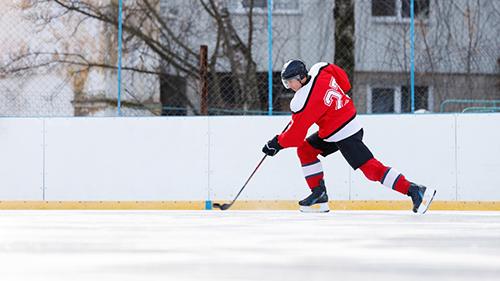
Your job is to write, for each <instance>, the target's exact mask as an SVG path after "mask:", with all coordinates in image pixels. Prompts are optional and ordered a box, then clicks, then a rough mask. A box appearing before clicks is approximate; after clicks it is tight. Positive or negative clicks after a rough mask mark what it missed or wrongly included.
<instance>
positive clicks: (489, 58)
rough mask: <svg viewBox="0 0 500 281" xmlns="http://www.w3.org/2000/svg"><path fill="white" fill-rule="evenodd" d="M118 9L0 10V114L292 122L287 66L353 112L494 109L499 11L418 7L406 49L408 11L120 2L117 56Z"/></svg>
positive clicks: (478, 2)
mask: <svg viewBox="0 0 500 281" xmlns="http://www.w3.org/2000/svg"><path fill="white" fill-rule="evenodd" d="M119 1H121V0H51V1H47V0H10V1H8V0H5V1H2V3H4V4H5V5H4V9H3V13H2V15H0V42H1V43H0V51H1V55H0V93H1V96H0V116H87V115H91V116H116V115H117V112H118V110H117V104H118V102H119V101H120V108H121V110H120V114H121V115H128V116H131V115H132V116H151V115H200V114H210V115H250V114H269V113H272V114H288V112H289V102H290V100H291V98H292V97H293V92H290V91H286V90H285V89H284V88H283V86H282V85H281V80H280V71H281V66H282V65H283V63H285V62H286V61H288V60H289V59H293V58H298V59H301V60H303V61H304V62H305V63H306V65H307V66H308V67H311V66H312V65H313V64H314V63H316V62H320V61H326V62H334V63H336V64H338V65H340V66H341V67H343V68H345V69H346V71H347V72H348V74H349V76H350V77H351V80H352V84H353V89H352V90H351V92H350V93H349V94H350V95H351V96H352V97H353V99H354V101H355V104H356V105H357V108H358V111H359V112H360V113H404V112H412V110H415V111H430V112H462V111H464V112H473V111H480V112H483V111H500V110H498V107H500V101H499V100H500V78H499V77H500V75H499V73H500V70H499V68H500V67H499V65H500V51H499V50H500V34H499V33H500V31H499V29H498V26H500V2H499V1H490V0H444V1H437V0H414V25H413V26H414V30H413V38H414V40H413V42H412V40H411V38H412V36H411V26H412V25H411V22H412V20H411V9H410V8H411V3H412V2H413V1H411V0H336V1H334V0H273V1H269V0H123V2H122V6H123V11H122V19H123V20H122V22H121V23H122V27H123V36H122V40H123V44H122V46H123V48H122V49H121V50H119V48H118V45H119V42H118V41H119V40H118V39H119V38H118V26H119V24H118V19H119V17H118V15H119V3H120V2H119ZM270 11H271V14H270V15H271V16H272V17H269V12H270ZM270 26H271V31H272V36H271V38H269V32H268V28H269V27H270ZM271 42H272V44H270V43H271ZM202 45H206V46H207V53H206V56H203V55H201V54H200V50H201V47H200V46H202ZM270 47H271V48H272V49H270ZM271 50H272V56H271V58H270V57H269V55H268V53H269V52H270V51H271ZM120 52H121V53H120ZM412 54H414V56H413V58H414V59H413V60H412ZM120 57H123V59H122V68H121V70H119V69H118V65H119V64H118V61H119V58H120ZM203 58H206V60H205V59H203ZM412 61H413V63H412ZM269 65H272V66H271V68H270V67H269ZM412 66H413V67H414V70H415V72H414V73H415V74H414V95H413V96H412V91H411V85H412V82H411V81H412V79H411V77H412V75H411V69H412ZM270 69H271V71H270V72H269V70H270ZM119 71H121V77H120V76H119V75H118V73H119ZM269 75H270V76H271V77H272V85H271V87H269V84H268V77H269ZM118 85H120V87H118ZM118 93H120V94H118ZM270 100H271V101H272V102H271V104H270V103H269V101H270ZM271 109H272V112H271V111H270V110H271Z"/></svg>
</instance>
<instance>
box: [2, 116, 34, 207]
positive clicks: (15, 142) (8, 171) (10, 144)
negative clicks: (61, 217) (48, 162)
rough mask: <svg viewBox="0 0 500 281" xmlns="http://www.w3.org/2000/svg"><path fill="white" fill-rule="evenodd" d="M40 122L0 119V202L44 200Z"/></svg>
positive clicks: (28, 119) (24, 119)
mask: <svg viewBox="0 0 500 281" xmlns="http://www.w3.org/2000/svg"><path fill="white" fill-rule="evenodd" d="M42 171H43V120H42V119H30V118H1V119H0V200H42V199H43V189H42V187H43V173H42Z"/></svg>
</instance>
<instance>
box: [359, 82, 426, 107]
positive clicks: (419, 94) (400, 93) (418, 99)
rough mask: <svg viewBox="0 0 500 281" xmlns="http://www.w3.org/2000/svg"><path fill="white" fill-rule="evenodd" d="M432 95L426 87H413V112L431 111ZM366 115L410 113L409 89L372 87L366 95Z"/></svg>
mask: <svg viewBox="0 0 500 281" xmlns="http://www.w3.org/2000/svg"><path fill="white" fill-rule="evenodd" d="M432 104H433V100H432V93H431V91H430V89H429V87H427V86H415V110H422V109H423V110H429V111H431V110H432ZM366 111H367V113H406V112H411V97H410V88H409V87H407V86H401V87H374V88H371V89H370V90H369V91H368V93H367V110H366Z"/></svg>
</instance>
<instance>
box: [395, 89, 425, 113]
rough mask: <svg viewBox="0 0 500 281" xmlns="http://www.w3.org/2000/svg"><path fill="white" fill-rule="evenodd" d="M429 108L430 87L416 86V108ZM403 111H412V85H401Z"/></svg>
mask: <svg viewBox="0 0 500 281" xmlns="http://www.w3.org/2000/svg"><path fill="white" fill-rule="evenodd" d="M419 109H425V110H429V87H426V86H415V110H419ZM401 112H411V93H410V87H407V86H403V87H401Z"/></svg>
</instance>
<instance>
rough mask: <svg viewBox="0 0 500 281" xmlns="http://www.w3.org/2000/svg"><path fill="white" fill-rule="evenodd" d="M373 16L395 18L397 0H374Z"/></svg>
mask: <svg viewBox="0 0 500 281" xmlns="http://www.w3.org/2000/svg"><path fill="white" fill-rule="evenodd" d="M372 16H374V17H395V16H396V0H372Z"/></svg>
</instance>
